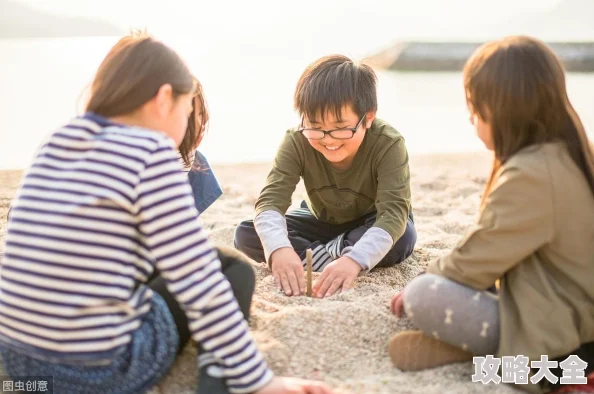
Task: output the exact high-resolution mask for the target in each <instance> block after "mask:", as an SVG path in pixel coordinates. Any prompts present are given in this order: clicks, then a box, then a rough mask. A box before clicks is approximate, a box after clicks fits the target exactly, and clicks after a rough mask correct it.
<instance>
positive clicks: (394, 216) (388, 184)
mask: <svg viewBox="0 0 594 394" xmlns="http://www.w3.org/2000/svg"><path fill="white" fill-rule="evenodd" d="M410 198H411V193H410V170H409V167H408V152H407V150H406V146H405V144H404V139H399V140H398V141H397V142H396V143H394V144H393V145H392V146H391V147H390V148H389V149H388V151H387V152H386V153H385V154H384V155H383V157H382V158H381V160H380V162H379V164H378V167H377V196H376V201H375V207H376V210H377V218H376V220H375V223H374V224H373V227H379V228H381V229H383V230H384V231H386V232H387V233H388V234H390V236H391V237H392V246H394V244H395V243H396V241H398V240H399V239H400V237H402V234H404V231H405V230H406V224H407V221H408V215H409V212H410Z"/></svg>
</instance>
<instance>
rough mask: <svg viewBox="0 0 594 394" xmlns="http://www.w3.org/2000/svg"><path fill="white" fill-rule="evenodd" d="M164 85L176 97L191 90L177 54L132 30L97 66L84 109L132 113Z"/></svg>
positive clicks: (189, 77)
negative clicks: (167, 85) (169, 86)
mask: <svg viewBox="0 0 594 394" xmlns="http://www.w3.org/2000/svg"><path fill="white" fill-rule="evenodd" d="M165 84H170V85H171V87H172V90H173V93H174V95H176V96H177V95H182V94H187V93H191V92H193V90H194V82H193V78H192V74H191V73H190V71H189V70H188V68H187V66H186V65H185V63H184V62H183V61H182V59H181V58H180V57H179V56H178V55H177V53H175V52H174V51H173V50H172V49H171V48H169V47H167V46H166V45H165V44H163V43H161V42H159V41H157V40H155V39H154V38H152V37H150V36H149V35H148V34H146V33H145V32H136V33H133V34H131V35H130V36H126V37H124V38H122V39H120V40H119V41H118V42H117V43H116V44H115V45H114V47H113V48H111V50H110V51H109V53H108V54H107V56H106V57H105V59H104V60H103V62H102V63H101V65H100V66H99V69H98V70H97V73H96V74H95V78H94V80H93V83H92V84H91V88H90V97H89V100H88V102H87V104H86V111H89V112H94V113H96V114H98V115H101V116H104V117H114V116H121V115H126V114H130V113H133V112H134V111H135V110H137V109H138V108H140V107H141V106H142V105H143V104H145V103H146V102H148V101H150V100H151V99H152V98H153V97H154V96H155V95H156V94H157V92H158V91H159V88H161V86H163V85H165Z"/></svg>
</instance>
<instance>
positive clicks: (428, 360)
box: [388, 331, 472, 371]
mask: <svg viewBox="0 0 594 394" xmlns="http://www.w3.org/2000/svg"><path fill="white" fill-rule="evenodd" d="M388 354H389V355H390V359H391V360H392V364H393V365H394V366H395V367H396V368H398V369H400V370H402V371H419V370H422V369H428V368H435V367H439V366H442V365H445V364H452V363H459V362H466V361H472V354H471V353H469V352H467V351H465V350H462V349H460V348H457V347H455V346H451V345H448V344H447V343H445V342H441V341H439V340H437V339H434V338H431V337H428V336H426V335H425V334H423V333H422V332H419V331H404V332H401V333H398V334H396V335H394V336H393V337H392V338H391V339H390V342H389V343H388Z"/></svg>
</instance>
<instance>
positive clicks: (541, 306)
mask: <svg viewBox="0 0 594 394" xmlns="http://www.w3.org/2000/svg"><path fill="white" fill-rule="evenodd" d="M427 272H429V273H433V274H439V275H443V276H445V277H447V278H450V279H452V280H454V281H457V282H459V283H462V284H465V285H468V286H471V287H473V288H476V289H481V290H483V289H487V288H488V287H490V286H492V285H493V284H494V283H495V282H496V280H497V279H500V298H499V307H500V343H499V350H498V354H497V355H495V356H497V357H502V356H517V355H523V356H528V357H529V358H530V361H532V360H540V356H541V355H548V356H549V359H553V358H555V357H560V356H563V355H566V354H568V353H571V352H573V351H575V350H576V349H577V348H579V346H580V345H581V344H583V343H587V342H591V341H594V197H593V195H592V192H591V190H590V188H589V186H588V184H587V182H586V180H585V177H584V176H583V175H582V172H581V171H580V170H579V169H578V167H577V166H576V165H575V164H574V162H573V161H572V160H571V157H570V156H569V153H568V151H567V149H566V148H565V146H564V145H563V144H561V143H550V144H545V145H542V146H537V147H530V148H526V149H524V150H522V151H521V152H519V153H517V154H516V155H514V156H513V157H512V158H511V159H509V160H508V161H507V162H506V163H505V164H504V165H503V166H502V167H501V168H500V170H499V172H498V174H497V178H496V179H495V180H494V184H493V187H492V189H491V192H490V193H489V195H488V197H487V200H486V204H485V206H484V209H483V211H482V212H481V214H480V216H479V220H478V222H477V224H476V225H475V226H474V227H473V229H472V230H471V231H470V232H469V233H468V234H467V235H466V236H465V238H464V239H463V240H462V241H461V242H460V243H459V244H458V246H457V247H455V248H454V249H453V250H452V251H451V252H450V253H449V254H448V255H446V256H444V257H442V258H440V259H438V260H437V261H434V262H432V263H430V264H429V266H428V268H427ZM518 387H519V388H523V389H526V390H529V391H533V392H538V391H541V389H539V388H538V387H536V386H535V385H527V386H526V385H522V386H518Z"/></svg>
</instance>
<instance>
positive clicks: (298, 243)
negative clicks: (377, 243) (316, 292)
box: [235, 202, 417, 272]
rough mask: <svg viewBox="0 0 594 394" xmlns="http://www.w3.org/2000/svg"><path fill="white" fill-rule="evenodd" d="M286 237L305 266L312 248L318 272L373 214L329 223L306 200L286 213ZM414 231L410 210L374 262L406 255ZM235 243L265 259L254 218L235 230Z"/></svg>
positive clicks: (353, 239) (338, 254) (254, 256)
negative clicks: (398, 233)
mask: <svg viewBox="0 0 594 394" xmlns="http://www.w3.org/2000/svg"><path fill="white" fill-rule="evenodd" d="M285 219H286V222H287V230H288V236H289V241H290V242H291V245H292V246H293V249H294V250H295V252H296V253H297V254H298V255H299V257H300V258H301V260H302V261H303V265H304V267H305V252H306V250H307V249H311V250H312V256H313V261H312V268H313V270H314V271H316V272H321V271H323V270H324V268H325V267H326V266H327V265H328V264H329V263H331V262H332V261H334V260H336V259H338V258H339V257H341V256H342V255H344V254H346V253H347V252H348V251H349V250H350V248H352V247H353V246H354V245H355V243H356V242H357V241H359V240H360V239H361V237H363V234H365V232H366V231H367V230H369V229H370V228H371V227H372V226H373V224H374V223H375V219H376V214H375V213H370V214H367V215H365V216H363V217H361V218H360V219H357V220H354V221H352V222H348V223H344V224H338V225H334V224H328V223H325V222H322V221H320V220H318V219H316V218H315V217H314V216H313V215H312V213H311V212H310V210H309V209H308V208H307V205H306V204H305V202H303V203H302V204H301V208H299V209H295V210H293V211H289V212H287V214H286V215H285ZM416 240H417V233H416V230H415V227H414V219H413V215H412V212H411V214H410V216H409V218H408V222H407V226H406V230H405V231H404V234H403V235H402V237H400V239H398V241H396V243H395V245H394V247H393V248H392V249H391V250H390V251H389V252H388V253H387V254H386V256H385V257H384V258H383V259H382V260H381V261H380V262H379V263H378V264H377V267H390V266H393V265H395V264H398V263H401V262H402V261H404V260H405V259H406V258H407V257H409V256H410V255H411V254H412V252H413V249H414V245H415V243H416ZM235 247H236V248H237V249H239V250H241V251H242V252H244V253H245V254H247V255H248V256H250V257H251V258H252V259H254V260H256V261H265V257H264V250H263V247H262V242H261V241H260V238H259V237H258V234H257V232H256V229H255V226H254V222H253V220H246V221H244V222H242V223H240V224H239V226H238V227H237V229H236V230H235Z"/></svg>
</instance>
